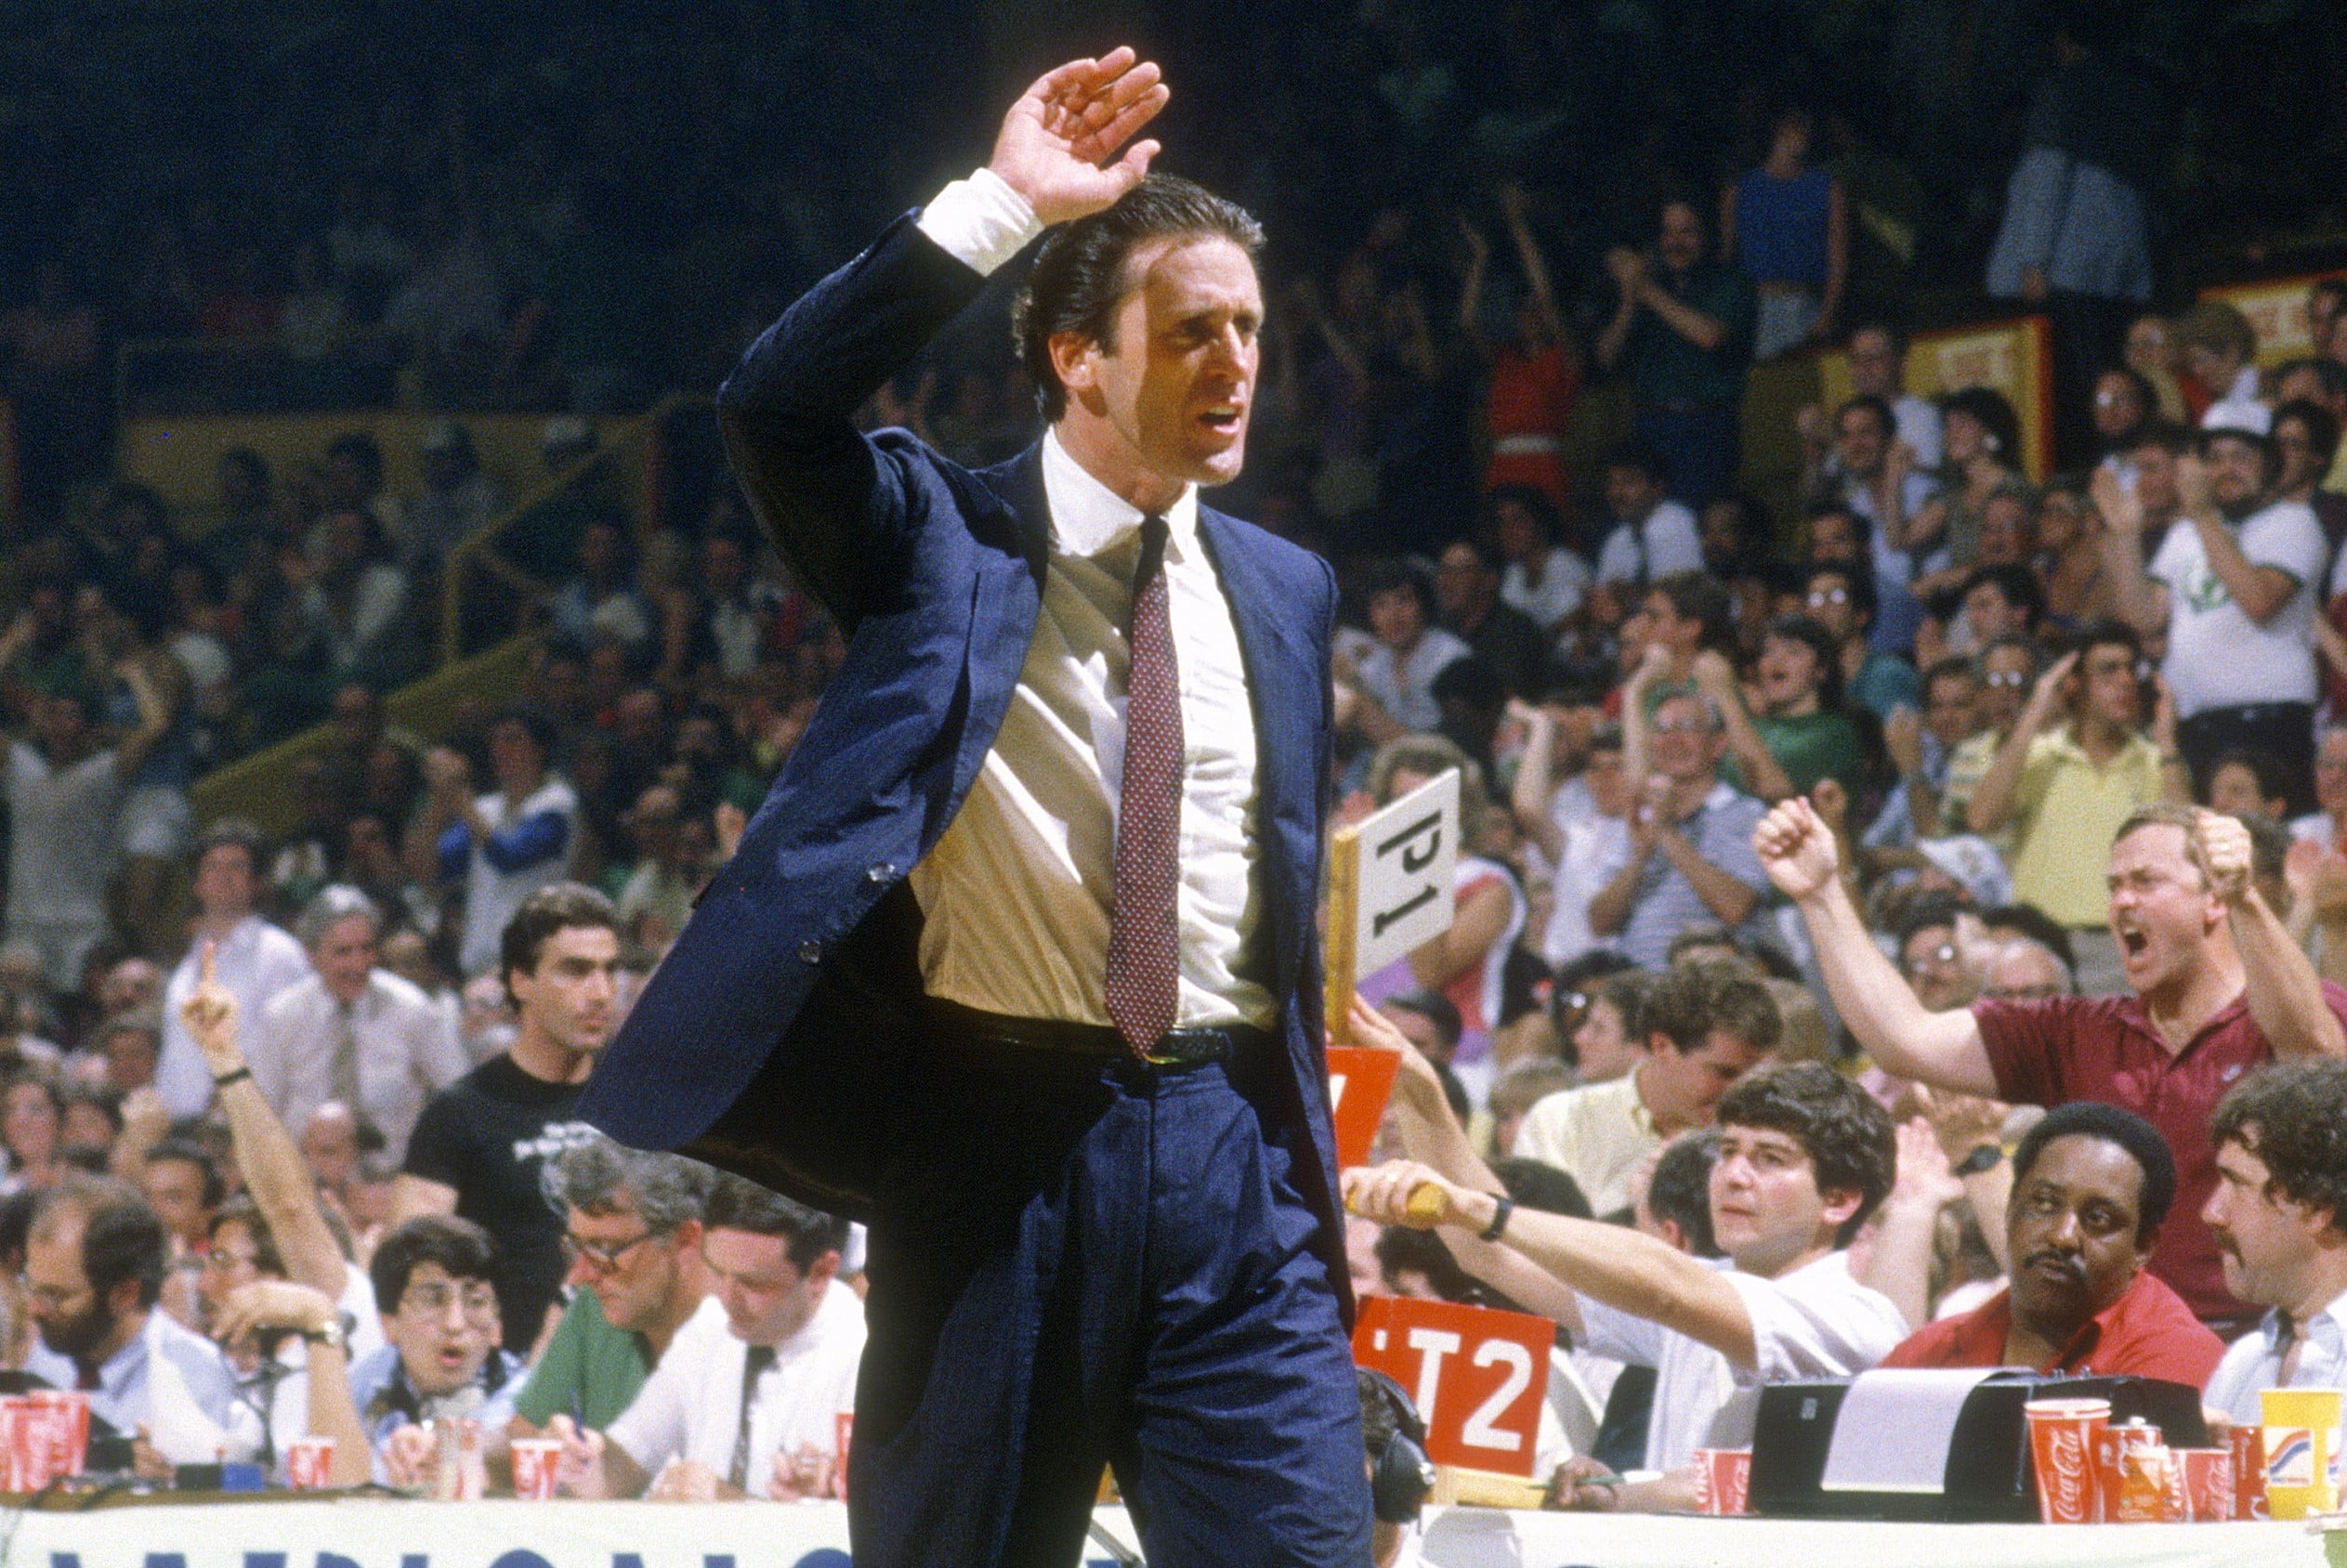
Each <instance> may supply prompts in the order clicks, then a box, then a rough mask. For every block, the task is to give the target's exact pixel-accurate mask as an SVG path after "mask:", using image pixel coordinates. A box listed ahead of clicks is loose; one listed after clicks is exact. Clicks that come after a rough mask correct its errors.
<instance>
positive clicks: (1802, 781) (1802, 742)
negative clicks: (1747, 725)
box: [1737, 712, 1866, 801]
mask: <svg viewBox="0 0 2347 1568" xmlns="http://www.w3.org/2000/svg"><path fill="white" fill-rule="evenodd" d="M1752 727H1753V728H1754V729H1756V730H1758V731H1759V732H1760V738H1761V744H1762V745H1764V746H1766V747H1767V748H1768V754H1769V755H1770V756H1772V757H1775V758H1776V759H1777V766H1778V767H1781V768H1783V769H1784V770H1785V777H1787V778H1789V779H1790V780H1791V781H1792V786H1793V793H1795V794H1797V795H1805V794H1807V793H1808V792H1809V791H1811V790H1812V789H1814V788H1816V783H1817V780H1819V779H1820V778H1835V779H1839V780H1840V781H1841V783H1842V790H1843V791H1845V792H1847V794H1848V795H1849V797H1850V799H1851V800H1853V801H1855V800H1856V799H1857V798H1858V791H1859V789H1860V788H1861V787H1862V786H1863V785H1864V784H1865V783H1866V748H1865V746H1864V744H1863V743H1862V742H1860V740H1859V739H1858V729H1857V726H1856V725H1853V724H1852V723H1851V722H1850V721H1849V720H1848V719H1845V718H1843V717H1842V715H1841V714H1840V713H1829V712H1820V713H1797V714H1793V715H1790V716H1788V717H1781V718H1780V717H1777V716H1774V715H1771V714H1767V713H1761V714H1756V715H1754V717H1753V719H1752ZM1738 771H1739V772H1740V770H1738ZM1737 783H1738V784H1739V785H1740V786H1741V787H1742V788H1745V789H1750V785H1745V784H1743V783H1742V781H1741V780H1740V779H1738V780H1737Z"/></svg>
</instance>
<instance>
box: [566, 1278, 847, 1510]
mask: <svg viewBox="0 0 2347 1568" xmlns="http://www.w3.org/2000/svg"><path fill="white" fill-rule="evenodd" d="M863 1353H864V1303H863V1302H862V1301H861V1300H858V1298H857V1295H856V1293H855V1292H854V1291H853V1290H850V1289H848V1288H847V1287H846V1286H845V1285H842V1284H840V1283H839V1281H838V1280H836V1279H834V1280H833V1281H832V1283H831V1285H830V1287H828V1288H827V1289H826V1290H825V1291H824V1293H823V1300H822V1302H821V1303H820V1304H819V1305H818V1306H817V1307H816V1309H815V1315H814V1316H813V1317H811V1318H809V1319H808V1320H807V1323H806V1327H804V1328H802V1329H800V1330H799V1331H798V1332H797V1333H796V1334H793V1335H792V1336H791V1337H790V1338H789V1339H785V1340H783V1341H782V1342H781V1343H780V1344H779V1345H777V1346H775V1347H774V1365H771V1366H769V1367H767V1369H766V1370H765V1371H763V1372H761V1373H759V1374H758V1382H757V1390H756V1392H755V1393H754V1396H753V1397H752V1400H751V1404H750V1463H749V1466H748V1468H747V1470H745V1471H744V1472H743V1480H744V1481H745V1482H746V1483H747V1484H746V1486H745V1487H744V1490H746V1491H747V1492H748V1493H749V1494H750V1495H751V1496H754V1497H763V1496H766V1495H767V1482H768V1481H769V1480H770V1479H771V1478H772V1477H773V1474H774V1456H775V1454H776V1453H777V1452H791V1453H795V1452H796V1451H798V1450H799V1449H801V1448H809V1447H811V1448H815V1449H818V1450H819V1451H821V1452H823V1453H825V1454H832V1455H836V1454H837V1453H838V1452H839V1418H840V1417H842V1416H844V1415H846V1414H848V1413H849V1412H851V1411H853V1410H854V1409H855V1408H856V1366H857V1363H858V1362H859V1361H860V1360H861V1359H862V1357H863ZM748 1356H749V1346H748V1345H747V1344H746V1343H744V1342H743V1341H742V1339H741V1338H740V1337H739V1336H737V1335H736V1334H735V1333H734V1332H733V1328H732V1326H731V1325H730V1324H729V1323H728V1320H727V1318H726V1309H725V1307H724V1305H723V1304H722V1303H720V1302H719V1301H718V1300H717V1298H715V1296H712V1297H709V1298H708V1299H706V1300H703V1301H702V1302H701V1305H700V1306H699V1307H698V1308H696V1309H695V1310H694V1312H693V1315H692V1316H690V1317H688V1318H687V1319H686V1320H685V1324H684V1326H683V1327H681V1328H679V1329H677V1330H676V1338H675V1339H674V1340H672V1341H671V1342H670V1343H669V1347H668V1350H667V1351H666V1352H665V1353H663V1354H662V1356H661V1358H660V1365H657V1366H655V1367H653V1368H652V1375H651V1376H650V1377H649V1378H648V1379H645V1381H644V1387H643V1389H642V1390H641V1391H640V1392H638V1393H637V1394H636V1399H635V1402H634V1403H633V1404H631V1405H628V1407H627V1408H626V1409H625V1410H623V1411H621V1412H620V1414H619V1418H617V1419H616V1420H614V1421H612V1423H611V1425H610V1431H608V1433H607V1434H606V1435H608V1436H609V1437H610V1440H611V1441H612V1442H614V1443H616V1444H619V1445H620V1446H621V1447H623V1448H624V1449H626V1450H627V1454H628V1457H630V1458H632V1459H634V1460H635V1461H636V1464H637V1465H638V1466H639V1467H640V1468H641V1469H642V1470H643V1471H644V1473H645V1474H646V1475H649V1476H657V1475H659V1474H660V1471H661V1468H662V1466H664V1465H666V1464H667V1463H668V1462H669V1461H670V1460H671V1459H698V1460H699V1461H701V1463H702V1464H703V1465H706V1466H707V1467H708V1468H709V1469H710V1470H712V1471H713V1472H714V1473H715V1475H716V1476H717V1477H718V1478H719V1479H720V1480H722V1479H724V1478H725V1475H726V1473H727V1471H728V1470H730V1469H731V1468H732V1466H733V1447H734V1439H735V1437H736V1435H737V1434H738V1433H739V1432H740V1431H741V1375H742V1372H743V1371H744V1370H745V1369H746V1365H747V1361H748Z"/></svg>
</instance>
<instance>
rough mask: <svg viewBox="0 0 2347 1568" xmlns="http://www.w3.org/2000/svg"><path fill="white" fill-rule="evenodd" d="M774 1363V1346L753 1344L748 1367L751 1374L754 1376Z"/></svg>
mask: <svg viewBox="0 0 2347 1568" xmlns="http://www.w3.org/2000/svg"><path fill="white" fill-rule="evenodd" d="M771 1365H774V1347H773V1346H772V1345H752V1346H751V1347H750V1359H749V1362H748V1369H749V1373H750V1375H751V1376H753V1377H754V1376H756V1375H757V1374H758V1373H760V1372H763V1371H765V1370H766V1369H767V1367H769V1366H771Z"/></svg>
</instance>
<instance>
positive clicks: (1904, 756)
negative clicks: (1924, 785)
mask: <svg viewBox="0 0 2347 1568" xmlns="http://www.w3.org/2000/svg"><path fill="white" fill-rule="evenodd" d="M1882 749H1883V750H1884V751H1888V752H1890V753H1891V764H1892V765H1893V766H1894V767H1896V768H1897V769H1898V770H1899V777H1901V778H1912V777H1915V775H1917V774H1919V773H1921V772H1922V771H1923V722H1922V720H1921V719H1920V718H1918V717H1917V716H1916V712H1915V710H1914V709H1912V708H1909V707H1908V706H1907V705H1906V704H1904V703H1902V704H1900V705H1899V706H1898V707H1896V708H1894V709H1892V710H1891V716H1890V717H1889V718H1887V719H1885V720H1883V721H1882Z"/></svg>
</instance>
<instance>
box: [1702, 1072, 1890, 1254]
mask: <svg viewBox="0 0 2347 1568" xmlns="http://www.w3.org/2000/svg"><path fill="white" fill-rule="evenodd" d="M1712 1116H1713V1119H1714V1120H1716V1121H1717V1122H1718V1123H1719V1124H1720V1125H1721V1126H1722V1127H1728V1126H1731V1125H1732V1126H1736V1127H1756V1128H1760V1129H1763V1130H1766V1131H1769V1132H1782V1133H1784V1134H1785V1135H1786V1136H1788V1137H1790V1138H1792V1139H1794V1140H1796V1141H1798V1142H1799V1143H1800V1144H1801V1146H1802V1147H1803V1149H1804V1150H1806V1151H1807V1152H1808V1155H1809V1164H1810V1168H1811V1169H1813V1170H1814V1171H1816V1179H1817V1190H1818V1191H1819V1192H1820V1193H1830V1192H1844V1193H1856V1194H1857V1195H1858V1207H1857V1209H1856V1210H1855V1212H1853V1213H1852V1214H1851V1216H1850V1218H1848V1219H1847V1220H1844V1221H1843V1222H1842V1227H1841V1228H1840V1229H1839V1230H1837V1231H1836V1232H1834V1238H1833V1240H1834V1245H1835V1246H1836V1247H1847V1246H1849V1245H1850V1238H1851V1237H1852V1236H1855V1235H1857V1234H1858V1227H1859V1226H1860V1225H1863V1224H1865V1223H1866V1219H1867V1216H1868V1215H1869V1214H1871V1213H1873V1212H1874V1210H1875V1207H1876V1206H1877V1205H1878V1204H1880V1203H1881V1202H1882V1199H1883V1198H1884V1197H1885V1196H1887V1195H1888V1194H1889V1193H1890V1191H1891V1178H1892V1177H1893V1176H1894V1175H1895V1174H1896V1173H1897V1171H1898V1142H1897V1134H1896V1132H1895V1130H1893V1127H1892V1123H1891V1113H1890V1112H1888V1111H1886V1110H1884V1109H1883V1108H1882V1102H1881V1101H1879V1100H1877V1099H1875V1097H1874V1096H1873V1095H1871V1094H1868V1092H1867V1091H1865V1090H1863V1089H1861V1088H1859V1087H1858V1086H1857V1085H1856V1084H1855V1083H1853V1082H1851V1081H1850V1080H1849V1079H1848V1078H1843V1077H1842V1075H1841V1074H1840V1073H1837V1072H1835V1071H1834V1070H1833V1069H1832V1068H1831V1067H1829V1066H1827V1065H1825V1064H1824V1063H1822V1062H1795V1063H1792V1064H1790V1065H1786V1066H1782V1067H1764V1068H1762V1069H1761V1070H1760V1071H1759V1072H1756V1073H1753V1074H1750V1076H1748V1077H1745V1078H1738V1079H1737V1081H1736V1082H1735V1083H1734V1084H1732V1085H1731V1086H1729V1089H1728V1091H1727V1092H1726V1093H1725V1094H1723V1095H1721V1096H1720V1104H1719V1109H1718V1110H1717V1111H1715V1112H1713V1113H1712Z"/></svg>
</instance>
